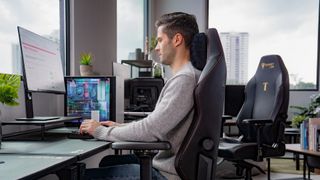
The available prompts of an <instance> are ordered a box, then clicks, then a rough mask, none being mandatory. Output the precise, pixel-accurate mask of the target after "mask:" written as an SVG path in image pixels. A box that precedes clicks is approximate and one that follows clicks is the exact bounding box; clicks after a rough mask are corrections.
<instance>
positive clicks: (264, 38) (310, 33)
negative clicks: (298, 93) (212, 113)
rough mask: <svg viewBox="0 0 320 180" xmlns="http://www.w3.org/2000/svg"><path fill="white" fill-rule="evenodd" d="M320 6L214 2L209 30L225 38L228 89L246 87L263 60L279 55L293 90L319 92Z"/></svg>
mask: <svg viewBox="0 0 320 180" xmlns="http://www.w3.org/2000/svg"><path fill="white" fill-rule="evenodd" d="M318 18H319V1H318V0H309V1H304V0H291V1H290V2H289V1H284V0H258V1H257V0H246V1H238V0H209V18H208V20H209V23H208V24H209V27H215V28H217V29H218V31H219V33H220V38H221V42H222V45H223V48H224V52H225V57H226V62H227V73H228V74H227V83H229V84H245V83H246V82H247V81H248V80H249V78H250V77H252V76H253V74H254V73H255V71H256V68H257V67H258V63H259V61H260V58H261V57H262V56H264V55H268V54H279V55H280V56H281V57H282V59H283V61H284V63H285V65H286V67H287V69H288V72H289V76H290V88H291V89H300V90H301V89H303V90H316V89H317V83H318V82H317V81H318V75H317V73H318V70H317V69H318V68H317V67H318V24H319V20H318Z"/></svg>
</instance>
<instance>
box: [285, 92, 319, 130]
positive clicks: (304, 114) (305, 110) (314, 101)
mask: <svg viewBox="0 0 320 180" xmlns="http://www.w3.org/2000/svg"><path fill="white" fill-rule="evenodd" d="M290 108H293V109H296V110H298V112H295V113H294V114H296V115H295V116H294V117H293V118H292V121H291V125H292V126H298V125H299V124H300V123H302V121H304V120H305V119H308V118H313V117H316V116H317V114H318V113H319V110H320V95H319V94H317V95H313V96H312V97H311V102H310V104H309V105H308V106H307V107H302V106H290Z"/></svg>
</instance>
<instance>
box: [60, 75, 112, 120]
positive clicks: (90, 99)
mask: <svg viewBox="0 0 320 180" xmlns="http://www.w3.org/2000/svg"><path fill="white" fill-rule="evenodd" d="M66 89H67V93H66V99H65V100H66V115H67V116H81V117H83V119H90V118H91V111H96V110H98V111H99V117H100V121H106V120H110V118H111V110H110V107H111V103H110V92H111V78H107V77H90V78H88V77H83V78H82V77H68V78H66Z"/></svg>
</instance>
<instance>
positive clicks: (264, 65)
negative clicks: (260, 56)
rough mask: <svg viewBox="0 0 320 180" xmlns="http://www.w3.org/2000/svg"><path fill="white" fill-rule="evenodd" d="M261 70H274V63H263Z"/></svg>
mask: <svg viewBox="0 0 320 180" xmlns="http://www.w3.org/2000/svg"><path fill="white" fill-rule="evenodd" d="M261 68H262V69H264V68H269V69H272V68H274V63H261Z"/></svg>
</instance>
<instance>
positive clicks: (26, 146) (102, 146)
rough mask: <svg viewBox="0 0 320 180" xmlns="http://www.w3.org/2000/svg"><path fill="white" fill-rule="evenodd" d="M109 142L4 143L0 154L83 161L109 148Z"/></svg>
mask: <svg viewBox="0 0 320 180" xmlns="http://www.w3.org/2000/svg"><path fill="white" fill-rule="evenodd" d="M110 145H111V142H106V141H97V140H94V139H90V140H81V139H63V140H58V141H4V142H2V147H1V149H0V154H32V155H51V156H56V155H58V156H76V157H77V160H79V161H80V160H83V159H85V158H87V157H89V156H92V155H94V154H97V153H98V152H101V151H103V150H106V149H108V148H109V147H110Z"/></svg>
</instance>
